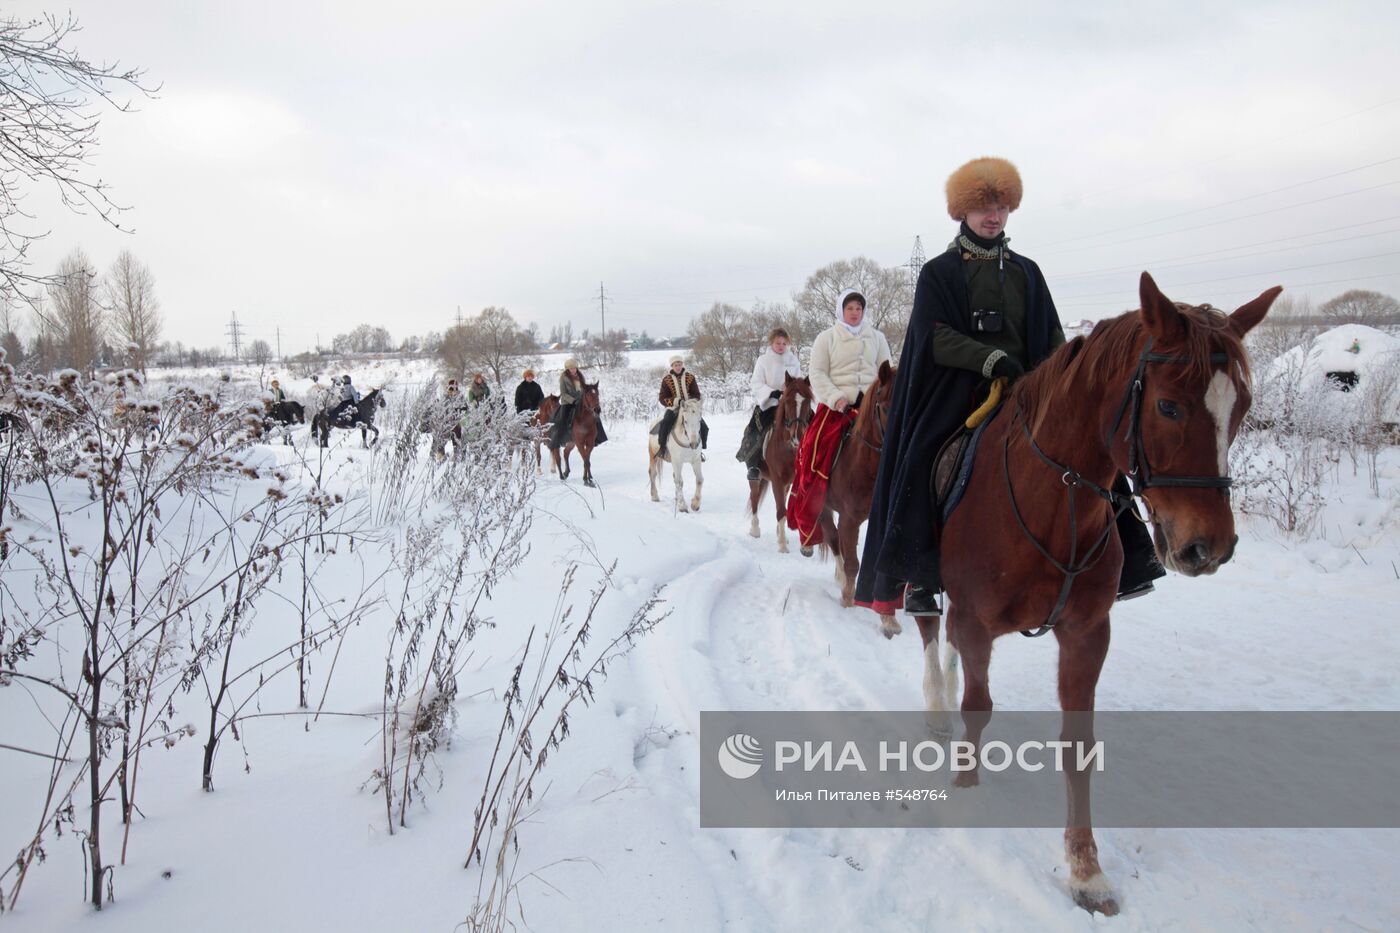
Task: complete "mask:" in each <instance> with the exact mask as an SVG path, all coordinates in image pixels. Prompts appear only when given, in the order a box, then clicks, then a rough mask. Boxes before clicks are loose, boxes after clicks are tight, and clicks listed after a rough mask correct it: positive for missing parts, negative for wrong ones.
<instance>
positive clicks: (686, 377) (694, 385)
mask: <svg viewBox="0 0 1400 933" xmlns="http://www.w3.org/2000/svg"><path fill="white" fill-rule="evenodd" d="M669 362H670V364H671V369H670V371H669V372H668V373H666V375H664V376H662V377H661V392H660V394H659V395H658V396H657V398H658V400H659V401H660V402H661V407H662V408H665V409H666V411H665V412H664V413H663V414H662V415H661V424H660V425H658V426H657V431H656V446H657V447H659V448H660V449H662V450H665V449H666V439H667V438H669V437H670V436H671V428H673V427H675V426H676V410H677V409H678V408H679V407H680V404H681V402H683V401H685V400H686V399H688V398H694V399H698V398H699V397H700V383H698V382H697V381H696V380H695V374H694V373H688V372H686V371H685V357H683V356H681V355H680V354H679V353H673V354H671V359H670V361H669ZM709 446H710V426H709V425H708V424H706V423H705V419H704V418H701V419H700V449H701V450H704V449H706V448H707V447H709ZM701 456H702V457H703V456H704V454H701Z"/></svg>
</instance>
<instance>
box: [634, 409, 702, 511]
mask: <svg viewBox="0 0 1400 933" xmlns="http://www.w3.org/2000/svg"><path fill="white" fill-rule="evenodd" d="M700 415H701V405H700V400H699V399H698V398H688V399H686V400H685V401H683V402H681V404H680V406H679V407H678V408H677V409H676V423H675V425H673V426H672V428H671V434H670V436H669V437H667V438H666V452H665V454H663V453H662V451H661V448H660V445H659V444H657V440H656V439H657V435H656V434H655V433H654V431H653V432H648V434H647V451H648V454H649V456H648V457H647V476H648V477H649V478H650V479H651V501H652V502H660V501H661V497H660V496H658V495H657V494H656V477H657V474H659V473H660V472H661V462H662V461H663V460H666V459H669V460H670V461H671V476H672V477H673V478H674V479H675V481H676V511H678V512H689V511H692V510H694V511H696V512H698V511H700V490H701V487H703V486H704V485H705V474H704V472H703V471H702V470H701V468H700ZM660 422H661V419H660V418H657V419H656V420H655V421H653V422H652V423H651V427H652V428H653V429H654V428H655V427H656V426H657V425H658V424H659V423H660ZM687 463H688V464H690V468H691V469H692V470H694V471H695V498H694V499H692V500H690V507H689V508H687V507H686V504H685V482H684V480H683V479H682V477H681V468H682V467H684V466H685V465H686V464H687Z"/></svg>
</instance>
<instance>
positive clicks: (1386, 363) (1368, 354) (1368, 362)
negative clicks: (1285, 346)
mask: <svg viewBox="0 0 1400 933" xmlns="http://www.w3.org/2000/svg"><path fill="white" fill-rule="evenodd" d="M1305 351H1306V353H1307V357H1306V359H1305V358H1304V352H1305ZM1396 365H1400V337H1395V336H1393V335H1391V334H1388V333H1386V332H1385V331H1383V330H1377V329H1376V328H1374V327H1367V326H1366V325H1365V324H1342V325H1341V326H1339V327H1334V328H1332V329H1331V330H1329V331H1324V332H1323V333H1321V334H1319V335H1318V336H1317V337H1316V338H1315V339H1314V340H1313V341H1312V343H1311V345H1308V346H1306V347H1305V346H1297V347H1294V348H1293V349H1291V350H1289V351H1287V352H1286V353H1282V354H1280V355H1279V356H1278V358H1276V359H1275V360H1274V361H1273V362H1272V363H1270V364H1269V366H1268V369H1267V371H1266V372H1264V373H1263V375H1264V377H1265V378H1273V377H1276V376H1281V375H1284V374H1286V373H1297V372H1298V371H1299V370H1300V369H1301V373H1300V374H1301V376H1302V377H1303V380H1304V381H1305V382H1306V383H1310V384H1316V383H1318V382H1321V381H1322V380H1323V379H1326V378H1327V374H1328V373H1355V374H1356V389H1355V390H1354V391H1356V392H1357V393H1360V392H1362V391H1364V390H1365V386H1366V379H1367V377H1368V376H1370V375H1371V374H1372V373H1373V372H1379V371H1380V370H1381V369H1383V368H1386V367H1390V366H1396ZM1386 409H1387V411H1388V412H1389V414H1388V415H1387V420H1390V419H1391V418H1396V417H1400V398H1392V399H1391V400H1390V403H1389V405H1387V406H1386Z"/></svg>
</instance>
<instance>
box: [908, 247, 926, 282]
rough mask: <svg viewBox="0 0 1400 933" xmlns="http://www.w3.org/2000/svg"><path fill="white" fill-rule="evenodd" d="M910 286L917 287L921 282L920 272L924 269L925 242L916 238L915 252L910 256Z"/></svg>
mask: <svg viewBox="0 0 1400 933" xmlns="http://www.w3.org/2000/svg"><path fill="white" fill-rule="evenodd" d="M908 266H909V284H910V285H917V284H918V282H919V270H920V269H922V268H923V267H924V242H923V240H922V239H920V238H919V237H914V252H913V253H912V254H910V256H909V263H908Z"/></svg>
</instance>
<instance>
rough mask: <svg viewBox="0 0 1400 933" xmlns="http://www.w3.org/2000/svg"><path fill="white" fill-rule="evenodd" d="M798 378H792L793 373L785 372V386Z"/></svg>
mask: <svg viewBox="0 0 1400 933" xmlns="http://www.w3.org/2000/svg"><path fill="white" fill-rule="evenodd" d="M796 381H797V380H796V379H794V378H792V373H783V388H787V387H788V386H790V385H792V384H793V383H794V382H796Z"/></svg>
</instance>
